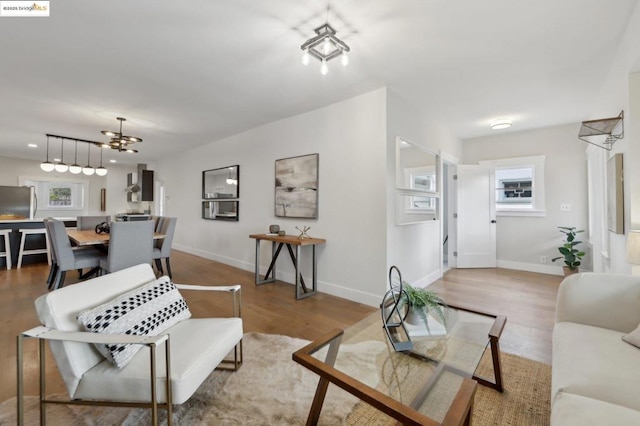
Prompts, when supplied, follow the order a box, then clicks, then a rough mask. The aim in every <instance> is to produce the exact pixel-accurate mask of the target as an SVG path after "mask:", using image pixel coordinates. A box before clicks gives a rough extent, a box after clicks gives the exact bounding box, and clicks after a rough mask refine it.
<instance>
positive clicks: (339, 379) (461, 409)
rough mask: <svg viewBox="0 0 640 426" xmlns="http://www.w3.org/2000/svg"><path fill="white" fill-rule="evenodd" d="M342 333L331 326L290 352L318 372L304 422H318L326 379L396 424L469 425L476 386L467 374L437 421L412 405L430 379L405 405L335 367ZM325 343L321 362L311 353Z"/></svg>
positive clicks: (420, 398) (420, 399)
mask: <svg viewBox="0 0 640 426" xmlns="http://www.w3.org/2000/svg"><path fill="white" fill-rule="evenodd" d="M343 333H344V332H343V330H340V329H335V330H332V331H331V332H329V333H327V334H325V335H324V336H322V337H320V338H318V339H316V340H314V341H313V342H311V343H310V344H308V345H307V346H305V347H303V348H302V349H300V350H298V351H296V352H294V353H293V360H294V361H296V362H297V363H299V364H301V365H303V366H304V367H306V368H308V369H309V370H311V371H313V372H314V373H316V374H318V375H319V376H320V380H319V382H318V387H317V389H316V394H315V396H314V398H313V403H312V405H311V409H310V410H309V417H308V418H307V425H316V424H317V423H318V419H319V418H320V412H321V410H322V404H323V403H324V397H325V395H326V393H327V388H328V386H329V383H333V384H334V385H336V386H338V387H340V388H342V389H344V390H345V391H347V392H349V393H350V394H352V395H354V396H356V397H357V398H359V399H361V400H362V401H364V402H366V403H367V404H369V405H371V406H373V407H375V408H377V409H378V410H380V411H382V412H383V413H385V414H387V415H388V416H390V417H392V418H394V419H397V420H399V422H400V424H404V425H428V426H439V425H469V424H470V423H471V415H472V411H473V398H474V396H475V392H476V387H477V383H476V382H475V381H474V380H471V379H469V378H464V379H463V383H462V386H461V387H460V389H459V390H458V392H457V394H456V396H455V399H454V400H453V402H452V404H451V407H450V409H449V411H448V413H447V415H446V416H445V418H444V421H443V422H442V423H439V422H437V421H435V420H433V419H431V418H429V417H428V416H426V415H424V414H422V413H420V412H419V411H417V409H416V408H417V407H419V406H420V404H422V402H423V401H424V398H425V397H426V394H427V391H428V388H429V387H430V386H431V384H432V383H431V381H429V382H427V383H425V389H423V391H421V392H419V393H418V395H417V396H416V398H415V399H414V401H413V402H412V403H411V404H410V405H409V406H407V405H405V404H403V403H401V402H399V401H397V400H395V399H393V398H391V397H389V396H387V395H385V394H383V393H382V392H380V391H377V390H376V389H373V388H371V387H369V386H367V385H365V384H363V383H362V382H360V381H358V380H355V379H353V378H352V377H350V376H348V375H347V374H345V373H342V372H340V371H339V370H336V369H335V368H334V367H333V364H334V363H335V360H336V357H337V354H338V350H339V347H340V343H341V341H342V335H343ZM327 345H328V346H329V350H328V352H327V356H326V358H325V361H324V362H323V361H321V360H319V359H317V358H315V357H313V356H312V355H313V354H314V353H315V352H317V351H318V350H320V349H322V348H323V347H325V346H327ZM440 374H441V373H440Z"/></svg>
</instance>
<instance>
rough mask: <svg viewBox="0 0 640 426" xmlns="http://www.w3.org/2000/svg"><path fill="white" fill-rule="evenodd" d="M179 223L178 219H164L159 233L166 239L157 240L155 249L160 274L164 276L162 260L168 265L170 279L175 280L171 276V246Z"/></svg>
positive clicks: (154, 253)
mask: <svg viewBox="0 0 640 426" xmlns="http://www.w3.org/2000/svg"><path fill="white" fill-rule="evenodd" d="M177 222H178V218H177V217H164V218H162V226H161V228H160V229H159V230H158V231H157V232H159V233H161V234H164V238H160V239H158V240H156V243H155V247H154V248H153V259H154V260H155V262H156V268H158V272H160V274H161V275H162V274H163V270H162V259H164V263H165V264H166V265H167V275H169V278H173V275H172V274H171V263H170V262H169V256H171V244H172V243H173V234H174V232H175V230H176V223H177Z"/></svg>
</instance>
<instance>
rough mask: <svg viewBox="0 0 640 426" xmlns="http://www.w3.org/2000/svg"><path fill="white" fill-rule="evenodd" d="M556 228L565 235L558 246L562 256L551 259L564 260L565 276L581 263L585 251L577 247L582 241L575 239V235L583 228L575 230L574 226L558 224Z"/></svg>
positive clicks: (573, 272) (574, 270)
mask: <svg viewBox="0 0 640 426" xmlns="http://www.w3.org/2000/svg"><path fill="white" fill-rule="evenodd" d="M558 229H559V230H560V232H562V233H563V234H564V235H565V238H564V241H563V244H562V245H561V246H560V247H558V251H559V252H560V254H561V255H562V256H558V257H555V258H553V259H551V261H552V262H555V261H556V260H560V259H562V260H563V261H564V264H565V266H563V267H562V269H563V270H564V275H565V277H566V276H567V275H571V274H575V273H577V272H578V267H579V266H580V264H581V263H582V258H583V257H584V255H585V252H584V251H582V250H580V249H579V248H577V246H578V244H582V241H578V240H576V237H577V234H579V233H581V232H584V229H580V230H577V229H576V227H575V226H570V227H569V226H558Z"/></svg>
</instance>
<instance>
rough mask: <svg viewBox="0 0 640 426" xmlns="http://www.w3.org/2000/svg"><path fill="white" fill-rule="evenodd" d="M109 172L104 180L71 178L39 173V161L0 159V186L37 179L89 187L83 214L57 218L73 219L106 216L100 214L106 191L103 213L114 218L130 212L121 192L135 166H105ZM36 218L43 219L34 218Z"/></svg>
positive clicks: (59, 215)
mask: <svg viewBox="0 0 640 426" xmlns="http://www.w3.org/2000/svg"><path fill="white" fill-rule="evenodd" d="M107 168H108V170H109V172H108V174H107V176H104V177H101V176H97V175H95V174H94V175H93V176H85V175H83V174H79V175H72V174H70V173H68V172H67V173H58V172H49V173H47V172H44V171H42V169H40V161H34V160H25V159H17V158H8V157H0V185H8V186H15V185H18V176H24V177H27V178H38V179H51V178H55V179H69V180H72V181H82V182H88V183H89V196H88V203H87V205H86V206H85V209H84V211H82V212H73V214H68V213H60V214H57V215H56V216H58V217H68V216H76V215H78V214H85V215H101V214H105V213H103V212H101V211H100V190H101V189H102V188H106V190H107V206H106V213H108V214H111V215H113V214H115V213H119V212H122V211H124V210H126V209H129V208H131V207H130V206H129V203H127V198H126V194H125V192H124V188H125V187H126V183H127V173H129V172H130V171H135V166H133V167H127V166H119V165H109V166H107ZM36 217H43V215H42V214H37V215H36Z"/></svg>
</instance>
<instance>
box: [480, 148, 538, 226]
mask: <svg viewBox="0 0 640 426" xmlns="http://www.w3.org/2000/svg"><path fill="white" fill-rule="evenodd" d="M544 163H545V156H544V155H536V156H530V157H516V158H503V159H499V160H489V161H480V164H486V165H489V166H491V167H492V168H493V171H494V176H495V190H496V214H497V215H498V216H544V215H545V196H544Z"/></svg>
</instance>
